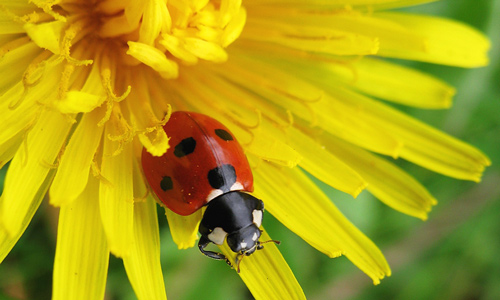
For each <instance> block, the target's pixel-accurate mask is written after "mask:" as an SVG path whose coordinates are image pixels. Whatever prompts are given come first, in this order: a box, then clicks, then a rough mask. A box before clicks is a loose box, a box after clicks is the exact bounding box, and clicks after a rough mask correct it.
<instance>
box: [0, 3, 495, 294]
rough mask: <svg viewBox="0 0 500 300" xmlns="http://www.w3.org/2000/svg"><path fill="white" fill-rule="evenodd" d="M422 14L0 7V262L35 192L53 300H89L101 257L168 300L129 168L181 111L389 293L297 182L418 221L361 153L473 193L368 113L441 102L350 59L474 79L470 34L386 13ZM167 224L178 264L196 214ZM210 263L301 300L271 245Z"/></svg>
mask: <svg viewBox="0 0 500 300" xmlns="http://www.w3.org/2000/svg"><path fill="white" fill-rule="evenodd" d="M419 2H428V1H427V0H417V1H375V0H366V1H349V0H346V1H331V2H328V1H322V0H291V1H285V0H273V1H269V0H252V1H248V2H247V3H245V8H244V7H243V6H242V3H241V1H237V0H234V1H231V0H213V1H208V0H199V1H197V0H191V1H183V0H169V1H162V0H147V1H135V0H125V1H116V0H108V1H84V0H77V1H66V0H58V1H48V0H46V1H43V0H32V1H3V2H2V4H1V5H0V23H1V24H3V25H2V26H0V72H1V73H2V74H9V75H8V76H2V77H1V78H0V119H1V120H2V121H3V124H4V126H5V128H4V130H2V132H0V166H3V165H5V164H6V163H7V162H9V161H10V166H9V171H8V174H7V177H6V180H5V189H4V192H3V194H2V196H1V199H0V260H1V259H3V258H4V257H5V256H6V255H7V254H8V252H9V251H10V249H11V248H12V247H13V245H14V244H15V243H16V242H17V240H18V239H19V237H20V236H21V234H22V233H23V232H24V230H25V229H26V227H27V226H28V224H29V222H30V220H31V218H32V217H33V214H34V213H35V211H36V210H37V208H38V206H39V205H40V203H41V201H42V199H43V197H44V195H45V194H46V193H47V191H49V195H50V203H51V204H52V205H54V206H58V207H61V215H60V219H59V220H60V221H59V233H58V236H59V238H58V245H57V253H56V263H55V267H54V269H55V271H54V299H75V295H78V296H80V297H81V298H82V299H93V298H102V297H103V293H104V286H105V278H106V271H107V258H108V256H109V253H112V254H114V255H116V256H118V257H121V258H123V261H124V265H125V268H126V271H127V274H128V276H129V279H130V281H131V283H132V285H133V287H134V290H135V292H136V293H137V296H138V297H139V298H140V299H163V298H165V297H166V296H165V289H164V284H163V278H162V272H161V267H160V263H159V259H160V255H159V238H158V223H157V221H156V219H155V218H156V205H155V202H154V201H153V199H152V197H151V194H150V193H149V192H148V186H147V183H146V182H145V180H144V176H143V172H142V170H141V167H140V165H141V163H140V153H141V150H142V148H143V147H144V148H145V149H146V150H147V151H148V152H149V153H151V154H152V155H153V156H157V157H158V156H162V155H163V154H164V153H165V152H166V151H170V150H169V137H168V136H167V135H166V134H165V131H164V130H163V128H162V127H163V126H164V125H165V124H167V122H168V120H169V118H170V115H171V113H172V111H174V110H186V111H198V112H202V113H204V114H206V115H209V116H211V117H213V118H215V119H217V120H219V121H220V122H221V123H223V124H224V125H225V126H227V127H228V128H229V129H230V130H231V132H233V133H234V134H235V135H236V136H237V138H238V140H239V141H240V142H241V143H242V145H243V147H244V149H245V153H246V154H247V157H248V158H249V161H250V163H251V166H252V168H253V169H254V176H255V186H256V189H255V193H256V196H257V197H259V198H262V199H265V200H266V209H267V210H268V211H269V212H270V213H272V214H273V215H274V216H275V217H276V218H277V219H279V220H280V221H281V222H282V223H283V224H284V225H286V226H287V227H289V228H290V229H291V230H292V231H294V232H295V233H297V234H298V235H299V236H301V237H302V238H303V239H304V240H305V241H307V242H308V243H309V244H311V245H312V246H314V247H315V248H316V249H318V250H319V251H321V252H323V253H325V254H326V255H328V256H330V257H337V256H339V255H345V256H346V257H348V258H349V259H350V260H351V261H352V262H353V263H354V264H356V265H357V266H358V267H359V268H360V269H361V270H363V271H364V272H365V273H367V274H368V275H369V276H370V277H371V278H372V279H373V281H374V283H378V282H379V281H380V279H382V278H383V277H384V276H388V275H390V269H389V266H388V264H387V262H386V260H385V258H384V257H383V255H382V254H381V252H380V251H379V250H378V248H377V247H376V246H375V245H374V244H373V243H372V242H371V241H370V240H369V239H368V238H367V237H366V236H364V235H363V234H362V233H361V232H360V231H359V230H357V229H356V228H355V227H354V226H353V225H352V224H351V223H350V222H349V221H348V220H347V219H346V218H345V217H344V216H343V215H342V214H341V213H340V212H339V211H338V209H337V208H336V207H335V205H334V204H333V203H332V202H331V201H330V199H328V198H327V197H326V196H325V195H324V194H323V192H322V191H321V190H320V189H319V188H318V187H317V186H316V185H315V184H314V183H313V182H312V181H311V180H310V178H309V177H308V176H307V175H305V174H304V170H305V171H307V172H308V173H309V174H312V175H313V176H315V177H317V178H318V179H320V180H322V181H323V182H325V183H327V184H328V185H330V186H332V187H334V188H337V189H339V190H341V191H344V192H346V193H349V194H351V195H353V196H356V195H358V194H359V193H360V192H361V191H362V190H363V189H367V190H368V191H369V192H371V193H372V194H374V195H375V196H377V197H378V198H379V199H380V200H381V201H383V202H384V203H386V204H388V205H389V206H391V207H393V208H395V209H397V210H399V211H402V212H404V213H406V214H409V215H412V216H415V217H419V218H421V219H425V218H426V217H427V213H428V211H430V209H431V207H432V205H434V204H435V203H436V200H435V199H434V198H433V197H432V196H431V195H430V194H429V193H428V192H427V191H426V189H425V188H424V187H422V185H421V184H419V183H418V182H417V181H416V180H415V179H413V178H412V177H411V176H409V175H408V174H406V173H405V172H404V171H403V170H401V169H400V168H398V167H396V166H395V165H393V164H392V163H390V162H389V161H387V160H385V159H383V158H381V157H379V156H377V155H374V154H373V153H377V154H381V155H385V156H388V157H392V158H404V159H406V160H409V161H411V162H414V163H416V164H419V165H422V166H424V167H426V168H428V169H431V170H434V171H436V172H439V173H442V174H445V175H448V176H452V177H456V178H460V179H467V180H474V181H479V180H480V177H481V175H482V172H483V170H484V168H485V166H487V165H489V163H490V162H489V160H488V158H487V157H485V156H484V155H483V154H482V153H481V152H480V151H478V150H477V149H475V148H473V147H471V146H469V145H466V144H464V143H462V142H460V141H458V140H456V139H454V138H452V137H450V136H448V135H446V134H444V133H441V132H439V131H437V130H435V129H433V128H430V127H429V126H427V125H425V124H422V123H421V122H418V121H417V120H414V119H412V118H410V117H408V116H406V115H404V114H402V113H400V112H398V111H396V110H395V109H393V108H391V107H388V106H386V105H384V104H382V103H381V102H379V101H377V100H375V99H373V98H375V97H376V98H381V99H386V100H388V101H393V102H397V103H401V104H405V105H412V106H416V107H422V108H431V109H436V108H446V107H449V106H450V103H451V97H452V95H453V94H454V92H455V91H454V89H453V88H452V87H450V86H448V85H447V84H445V83H443V82H442V81H440V80H438V79H436V78H434V77H432V76H429V75H426V74H422V73H420V72H417V71H414V70H411V69H408V68H404V67H401V66H397V65H394V64H391V63H388V62H385V61H383V60H379V59H375V58H373V57H370V58H369V57H363V58H361V57H362V56H364V55H379V56H383V57H395V58H403V59H413V60H420V61H427V62H434V63H441V64H448V65H455V66H463V67H475V66H481V65H484V64H486V63H487V57H486V51H487V50H488V48H489V42H488V40H487V39H486V38H485V37H484V36H483V35H481V34H480V33H478V32H476V31H475V30H473V29H471V28H468V27H467V26H464V25H462V24H458V23H456V22H453V21H449V20H442V19H438V18H432V17H426V16H417V15H409V14H403V13H398V12H382V10H383V9H386V8H391V7H397V6H402V5H404V4H405V3H419ZM283 4H287V5H283ZM437 29H439V30H437ZM228 46H230V47H228ZM372 152H373V153H372ZM297 165H300V167H301V169H299V168H295V167H296V166H297ZM166 214H167V218H168V220H169V224H170V228H171V231H172V236H173V238H174V240H175V242H176V243H177V244H178V245H179V248H187V247H192V246H193V245H194V244H195V242H196V239H197V236H196V232H197V227H198V225H199V222H200V219H201V215H202V211H201V210H198V211H196V212H195V213H194V214H192V215H189V216H187V217H181V216H179V215H176V214H174V213H173V212H171V211H169V210H166ZM324 228H329V230H328V231H325V230H324ZM262 236H263V240H271V238H270V237H269V236H268V235H267V233H266V232H265V231H264V232H263V233H262ZM221 251H222V252H223V254H224V256H226V257H227V258H228V259H229V260H230V261H231V263H232V264H233V265H234V263H235V259H237V265H238V269H240V267H241V273H240V276H241V277H242V279H243V280H244V281H245V282H246V283H247V285H248V286H249V288H250V289H251V291H252V293H253V295H254V296H255V297H256V298H261V299H266V298H273V297H274V298H277V297H285V296H283V295H289V296H290V298H293V297H295V298H303V297H304V295H303V292H302V290H301V289H300V286H299V285H298V284H297V282H296V280H295V278H294V276H293V274H292V273H291V271H290V269H289V268H288V267H287V265H286V263H285V262H284V260H283V258H282V257H281V256H280V254H279V252H278V250H277V249H276V246H275V245H274V244H272V243H269V244H267V245H266V246H265V247H264V249H262V250H260V251H256V252H255V253H254V254H252V256H250V257H249V258H245V259H244V260H242V259H241V257H236V255H235V254H234V253H231V252H230V250H229V246H228V245H227V243H224V245H222V246H221ZM75 257H78V258H81V260H76V259H74V258H75ZM74 274H79V276H78V277H75V276H73V275H74ZM259 276H266V277H268V278H270V280H269V281H268V282H262V281H261V280H259V278H258V277H259ZM82 291H85V292H82Z"/></svg>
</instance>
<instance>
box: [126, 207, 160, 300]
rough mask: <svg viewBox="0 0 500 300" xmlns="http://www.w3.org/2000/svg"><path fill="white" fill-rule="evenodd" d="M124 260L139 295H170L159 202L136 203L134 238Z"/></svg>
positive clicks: (157, 296)
mask: <svg viewBox="0 0 500 300" xmlns="http://www.w3.org/2000/svg"><path fill="white" fill-rule="evenodd" d="M123 263H124V265H125V270H126V271H127V275H128V278H129V280H130V283H131V284H132V287H133V288H134V291H135V295H136V296H137V298H138V299H167V295H166V293H165V284H164V282H163V273H162V271H161V264H160V237H159V229H158V220H157V215H156V203H155V201H154V200H153V199H152V198H148V199H146V201H144V202H136V203H135V205H134V241H133V243H132V247H131V250H130V253H129V254H128V255H126V256H124V257H123Z"/></svg>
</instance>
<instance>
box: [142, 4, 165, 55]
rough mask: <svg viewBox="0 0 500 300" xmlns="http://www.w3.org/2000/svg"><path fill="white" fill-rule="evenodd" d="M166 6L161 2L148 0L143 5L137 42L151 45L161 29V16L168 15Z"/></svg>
mask: <svg viewBox="0 0 500 300" xmlns="http://www.w3.org/2000/svg"><path fill="white" fill-rule="evenodd" d="M165 10H167V6H166V5H165V2H164V1H161V0H148V1H145V3H144V14H143V16H142V23H141V28H140V30H139V42H140V43H144V44H146V45H153V43H154V41H155V39H156V37H158V34H159V33H160V30H161V29H162V27H163V22H164V21H163V16H165V15H168V11H167V12H166V14H165Z"/></svg>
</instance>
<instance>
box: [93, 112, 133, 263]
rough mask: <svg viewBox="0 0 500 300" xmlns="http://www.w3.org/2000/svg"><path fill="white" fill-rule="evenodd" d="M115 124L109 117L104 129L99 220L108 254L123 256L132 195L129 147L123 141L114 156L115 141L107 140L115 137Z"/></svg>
mask: <svg viewBox="0 0 500 300" xmlns="http://www.w3.org/2000/svg"><path fill="white" fill-rule="evenodd" d="M119 126H120V125H119V124H118V121H117V120H115V117H113V118H112V119H111V120H110V121H109V122H108V123H107V124H106V128H105V139H104V151H103V156H102V165H101V175H102V176H103V177H104V180H101V184H100V189H99V199H100V211H101V219H102V223H103V226H104V230H105V232H106V236H107V238H108V245H109V248H110V250H111V253H113V254H114V255H116V256H117V257H124V256H125V255H127V254H128V253H129V250H130V246H131V243H132V240H133V233H134V232H133V217H134V192H133V174H132V160H133V155H132V144H131V143H129V142H125V143H124V144H123V145H121V151H120V152H119V153H116V151H117V147H119V145H118V143H117V142H113V141H111V140H110V139H109V138H110V137H113V136H116V135H118V133H119V130H118V127H119Z"/></svg>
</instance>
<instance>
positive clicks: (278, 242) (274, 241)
mask: <svg viewBox="0 0 500 300" xmlns="http://www.w3.org/2000/svg"><path fill="white" fill-rule="evenodd" d="M271 242H273V243H275V244H276V245H279V244H281V242H280V241H277V240H269V241H265V242H260V244H261V245H262V244H266V243H271Z"/></svg>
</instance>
